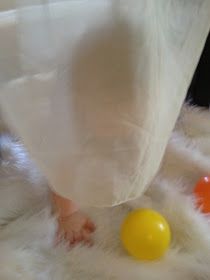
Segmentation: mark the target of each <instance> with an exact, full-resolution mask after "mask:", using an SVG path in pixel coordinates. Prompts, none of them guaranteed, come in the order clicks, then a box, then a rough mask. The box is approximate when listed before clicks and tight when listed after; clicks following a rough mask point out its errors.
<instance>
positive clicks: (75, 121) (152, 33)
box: [0, 0, 210, 206]
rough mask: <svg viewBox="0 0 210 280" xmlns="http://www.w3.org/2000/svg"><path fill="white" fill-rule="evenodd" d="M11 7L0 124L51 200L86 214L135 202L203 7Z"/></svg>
mask: <svg viewBox="0 0 210 280" xmlns="http://www.w3.org/2000/svg"><path fill="white" fill-rule="evenodd" d="M19 2H20V4H21V6H19V8H18V9H17V10H16V12H15V14H14V17H15V33H14V34H15V35H14V36H15V40H16V41H15V42H16V43H17V47H16V48H15V52H16V54H14V53H13V54H12V55H13V56H14V57H15V59H16V60H15V61H16V65H15V67H16V68H17V71H15V74H14V73H13V74H12V75H11V71H9V72H8V74H7V75H6V74H5V70H4V69H3V67H2V66H0V71H1V73H4V76H3V77H4V78H3V80H2V87H1V91H0V101H1V109H2V111H3V113H4V116H5V118H6V119H7V121H8V122H9V123H10V125H11V126H13V128H14V129H15V130H16V132H17V133H18V134H19V135H20V137H21V138H22V139H23V141H24V142H25V144H26V146H27V147H28V150H29V151H30V153H31V155H32V156H33V157H34V159H35V160H36V161H37V163H38V164H39V166H40V168H41V169H42V170H43V172H44V174H45V175H46V177H47V178H48V180H49V182H50V184H51V186H52V188H53V189H54V190H55V191H56V192H58V193H59V194H61V195H63V196H65V197H68V198H71V199H74V200H75V201H77V202H78V203H80V204H83V205H92V206H111V205H116V204H119V203H122V202H124V201H128V200H130V199H133V198H136V197H138V196H139V195H141V194H142V192H143V191H145V189H146V187H147V185H148V184H149V183H150V181H151V179H152V178H153V176H154V175H155V173H156V172H157V170H158V168H159V165H160V162H161V159H162V156H163V153H164V150H165V147H166V144H167V141H168V139H169V136H170V133H171V131H172V129H173V126H174V124H175V121H176V119H177V117H178V114H179V111H180V108H181V105H182V103H183V100H184V97H185V94H186V91H187V88H188V86H189V84H190V80H191V78H192V75H193V72H194V70H195V67H196V64H197V62H198V59H199V56H200V54H201V51H202V48H203V46H204V43H205V39H206V36H207V34H208V31H209V27H210V1H209V0H196V1H194V0H158V1H157V0H147V1H144V0H131V1H130V0H122V1H121V0H119V1H115V0H113V1H111V0H98V1H97V0H86V1H84V0H82V1H80V0H78V1H71V0H69V1H57V2H56V1H28V0H27V1H19ZM52 2H56V3H52ZM26 4H27V6H26ZM2 32H3V31H2V29H0V36H1V33H2ZM7 57H8V59H7V60H6V65H8V64H10V67H12V62H13V61H14V60H13V59H11V55H9V54H8V55H7ZM4 65H5V61H4Z"/></svg>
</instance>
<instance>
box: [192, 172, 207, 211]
mask: <svg viewBox="0 0 210 280" xmlns="http://www.w3.org/2000/svg"><path fill="white" fill-rule="evenodd" d="M194 194H195V196H196V197H197V205H198V207H200V208H201V211H202V212H203V213H210V176H205V177H202V178H201V179H200V180H199V181H198V182H197V184H196V186H195V189H194Z"/></svg>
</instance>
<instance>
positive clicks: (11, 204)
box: [0, 107, 210, 280]
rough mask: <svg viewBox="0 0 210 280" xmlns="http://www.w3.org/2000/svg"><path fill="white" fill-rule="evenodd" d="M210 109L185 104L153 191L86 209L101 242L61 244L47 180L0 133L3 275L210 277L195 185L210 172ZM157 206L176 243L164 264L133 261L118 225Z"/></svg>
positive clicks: (78, 279)
mask: <svg viewBox="0 0 210 280" xmlns="http://www.w3.org/2000/svg"><path fill="white" fill-rule="evenodd" d="M209 123H210V113H209V112H208V111H200V110H198V109H192V108H188V107H187V108H184V109H183V112H182V114H181V117H180V119H179V121H178V123H177V125H176V129H175V131H174V133H173V135H172V137H171V140H170V142H169V144H168V147H167V150H166V153H165V157H164V159H163V162H162V166H161V168H160V171H159V173H158V175H157V176H156V178H155V179H154V181H153V182H152V184H151V186H150V187H149V189H148V191H147V193H146V194H145V195H144V196H143V197H141V198H139V199H137V200H136V201H133V202H129V203H128V204H126V205H121V206H118V207H114V208H112V209H97V210H96V209H86V211H87V212H88V213H89V215H91V216H92V218H93V220H94V221H95V223H96V224H97V231H96V234H95V245H94V246H93V247H92V248H86V247H83V246H77V247H75V248H72V249H70V250H67V249H66V247H65V244H64V243H63V244H61V245H60V246H57V247H55V246H54V245H53V240H54V236H55V232H56V221H55V218H54V217H53V216H52V215H51V209H50V202H49V198H48V188H47V184H46V182H45V180H44V178H42V176H41V174H40V172H39V171H38V170H37V168H36V167H35V166H34V164H33V163H32V162H31V161H30V160H29V158H28V156H27V153H26V152H25V150H24V148H23V147H22V146H21V145H20V144H18V142H17V141H15V140H13V139H12V137H11V136H10V135H7V134H5V133H4V134H2V136H1V141H0V143H1V167H0V205H1V208H0V279H1V280H18V279H22V280H25V279H27V280H28V279H33V280H35V279H36V280H55V279H56V280H57V279H62V280H82V279H85V280H96V279H97V280H98V279H100V280H118V279H120V280H123V279H126V280H127V279H132V280H140V279H142V280H162V279H170V280H177V279H179V280H198V279H199V280H204V279H206V280H208V279H209V277H210V276H209V275H210V266H209V264H210V224H209V222H210V219H209V217H208V216H204V215H202V214H201V213H200V212H199V211H198V210H196V208H195V206H194V201H193V196H192V189H193V187H194V184H195V182H196V180H198V179H199V177H201V176H203V175H205V174H208V173H210V125H209ZM136 207H152V208H154V209H156V210H158V211H160V212H161V213H162V214H163V215H164V216H165V217H166V218H167V220H168V222H169V223H170V226H171V229H172V234H173V242H172V244H171V248H170V250H169V251H168V253H167V254H166V256H165V257H164V258H163V259H161V260H159V261H157V262H150V263H143V262H137V261H134V260H133V259H132V258H130V257H129V256H128V255H127V254H126V253H125V252H124V250H123V249H122V248H121V245H120V241H119V227H120V223H121V221H122V219H123V218H124V217H125V215H126V213H127V212H128V211H129V209H130V208H136Z"/></svg>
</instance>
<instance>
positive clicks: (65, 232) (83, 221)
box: [52, 193, 95, 245]
mask: <svg viewBox="0 0 210 280" xmlns="http://www.w3.org/2000/svg"><path fill="white" fill-rule="evenodd" d="M52 203H53V209H54V211H56V212H57V214H58V234H57V240H56V244H57V243H59V241H60V240H61V239H62V238H65V239H66V241H68V242H69V244H70V245H74V244H77V243H78V242H84V243H85V244H89V245H91V244H92V239H91V235H92V233H93V232H94V231H95V225H94V224H93V223H92V221H91V220H90V219H89V218H88V217H87V216H86V215H85V214H84V213H83V212H81V211H80V210H79V209H78V207H77V205H76V204H75V203H74V202H73V201H72V200H69V199H66V198H64V197H61V196H60V195H58V194H56V193H52Z"/></svg>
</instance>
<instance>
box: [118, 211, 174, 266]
mask: <svg viewBox="0 0 210 280" xmlns="http://www.w3.org/2000/svg"><path fill="white" fill-rule="evenodd" d="M121 240H122V243H123V245H124V247H125V249H126V250H127V252H128V253H129V254H130V255H131V256H133V257H134V258H136V259H139V260H144V261H149V260H155V259H159V258H160V257H162V256H163V255H164V253H165V252H166V250H167V249H168V247H169V245H170V241H171V231H170V227H169V225H168V223H167V221H166V220H165V218H164V217H163V216H161V215H160V214H159V213H157V212H155V211H153V210H151V209H137V210H134V211H132V212H130V213H129V214H128V216H127V217H126V219H125V220H124V222H123V224H122V227H121Z"/></svg>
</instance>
